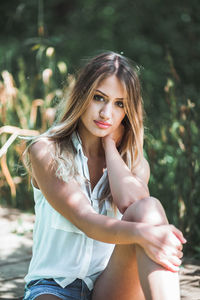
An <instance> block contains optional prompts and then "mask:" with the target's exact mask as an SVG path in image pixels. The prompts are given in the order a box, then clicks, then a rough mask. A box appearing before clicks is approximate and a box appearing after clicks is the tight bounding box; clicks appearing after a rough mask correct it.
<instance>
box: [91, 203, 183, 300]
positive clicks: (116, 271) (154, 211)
mask: <svg viewBox="0 0 200 300" xmlns="http://www.w3.org/2000/svg"><path fill="white" fill-rule="evenodd" d="M123 220H127V221H130V222H131V221H132V222H145V223H149V224H151V225H161V224H167V223H168V221H167V218H166V215H165V212H164V210H163V208H162V206H161V204H160V202H159V201H158V200H157V199H155V198H152V197H149V198H147V199H143V200H140V201H137V202H135V203H134V204H132V205H131V206H129V208H128V209H127V210H126V212H125V214H124V216H123ZM92 299H93V300H102V299H109V300H134V299H135V300H144V299H147V300H151V299H153V300H161V299H162V300H172V299H173V300H178V299H180V293H179V280H178V274H177V273H172V272H170V271H167V270H166V269H164V268H163V267H161V266H160V265H158V264H156V263H155V262H153V261H152V260H151V259H150V258H149V257H148V256H147V255H146V254H145V252H144V250H143V249H142V248H140V247H139V246H136V245H116V246H115V249H114V251H113V254H112V256H111V258H110V261H109V263H108V266H107V268H106V269H105V270H104V272H103V273H102V274H101V276H100V277H99V278H98V279H97V281H96V283H95V287H94V293H93V298H92Z"/></svg>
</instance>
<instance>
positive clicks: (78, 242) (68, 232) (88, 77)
mask: <svg viewBox="0 0 200 300" xmlns="http://www.w3.org/2000/svg"><path fill="white" fill-rule="evenodd" d="M63 111H64V113H63V117H62V118H61V120H60V121H59V122H57V124H56V125H55V126H53V127H52V128H50V129H49V130H48V131H47V132H46V133H44V134H42V135H41V136H40V137H38V138H37V139H36V140H34V141H33V142H32V143H31V146H29V148H28V149H27V151H26V154H27V157H28V167H29V170H30V172H31V175H32V183H33V190H34V199H35V212H36V223H35V228H34V246H33V256H32V259H31V263H30V267H29V271H28V274H27V276H26V277H25V280H26V282H27V284H26V288H25V296H24V299H25V300H27V299H39V300H45V299H49V300H53V299H84V300H88V299H92V300H102V299H108V300H134V299H136V300H140V299H156V300H157V299H158V300H161V299H162V300H165V299H170V300H171V299H173V300H176V299H179V298H180V295H179V281H178V270H179V265H180V264H181V260H180V258H181V257H182V244H183V243H185V242H186V241H185V239H184V237H183V235H182V233H181V232H180V231H179V230H178V229H176V228H175V227H174V226H173V225H169V224H168V221H167V218H166V215H165V212H164V210H163V208H162V206H161V204H160V202H159V201H158V200H157V199H155V198H153V197H150V195H149V191H148V187H147V184H148V180H149V175H150V171H149V165H148V162H147V161H146V160H145V158H144V157H143V109H142V98H141V94H140V84H139V79H138V76H137V72H136V70H134V69H133V68H132V67H131V65H130V63H129V61H128V59H126V58H125V57H123V56H121V55H119V54H117V53H113V52H106V53H102V54H101V55H98V56H97V57H95V58H93V59H92V60H91V61H90V62H89V63H88V64H87V65H86V66H85V67H84V68H83V69H82V71H81V72H80V74H79V76H78V78H77V81H76V83H75V86H74V88H73V90H72V92H71V94H70V97H69V98H68V99H67V100H66V101H65V107H64V108H63Z"/></svg>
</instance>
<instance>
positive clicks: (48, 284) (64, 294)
mask: <svg viewBox="0 0 200 300" xmlns="http://www.w3.org/2000/svg"><path fill="white" fill-rule="evenodd" d="M44 294H51V295H54V296H57V297H59V298H60V299H63V300H91V299H92V291H90V290H89V289H88V287H87V285H86V284H85V282H84V281H83V280H81V279H76V280H74V281H73V282H72V283H70V284H69V285H67V286H66V287H65V288H62V287H61V286H60V285H59V284H57V283H56V282H55V281H54V280H53V279H39V280H32V281H30V282H29V283H28V284H26V286H25V293H24V298H23V300H34V299H35V298H37V297H38V296H40V295H44Z"/></svg>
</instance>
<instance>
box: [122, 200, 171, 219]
mask: <svg viewBox="0 0 200 300" xmlns="http://www.w3.org/2000/svg"><path fill="white" fill-rule="evenodd" d="M122 219H123V220H126V221H131V222H143V223H149V224H152V225H161V224H167V223H168V221H167V217H166V214H165V211H164V208H163V207H162V204H161V203H160V201H159V200H158V199H156V198H154V197H148V198H144V199H141V200H138V201H136V202H134V203H133V204H131V205H130V206H129V207H128V208H127V209H126V211H125V213H124V215H123V218H122Z"/></svg>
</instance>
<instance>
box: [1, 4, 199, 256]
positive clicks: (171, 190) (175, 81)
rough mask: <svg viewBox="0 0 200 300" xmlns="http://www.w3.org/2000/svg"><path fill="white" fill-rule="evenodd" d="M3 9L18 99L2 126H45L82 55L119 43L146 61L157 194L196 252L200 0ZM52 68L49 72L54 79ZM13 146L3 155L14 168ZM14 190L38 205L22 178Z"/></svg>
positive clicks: (6, 63) (5, 54) (4, 56)
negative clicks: (48, 111) (32, 115)
mask: <svg viewBox="0 0 200 300" xmlns="http://www.w3.org/2000/svg"><path fill="white" fill-rule="evenodd" d="M0 12H1V20H0V25H1V28H3V30H2V31H1V34H0V39H1V40H0V71H1V72H2V71H3V70H8V71H9V72H10V74H13V76H14V79H15V83H16V87H17V96H16V98H15V104H16V103H18V105H12V101H10V102H9V101H7V112H9V113H7V114H6V120H2V116H1V120H0V126H2V125H5V124H10V125H16V126H19V127H21V128H29V129H38V130H44V128H45V126H46V125H44V123H43V125H42V120H43V117H42V116H43V115H44V111H45V110H46V109H47V108H49V107H50V106H54V104H55V102H58V101H59V99H61V98H62V91H61V90H62V85H63V83H64V82H65V78H66V75H67V72H68V75H69V74H71V73H74V72H75V71H76V70H77V68H78V66H79V61H80V59H82V58H87V57H88V56H90V55H93V54H96V53H97V52H99V51H102V50H114V51H118V52H123V53H124V55H126V56H128V57H129V58H131V59H132V60H133V61H135V62H136V63H137V64H138V65H139V66H141V81H142V86H143V98H144V105H145V111H146V127H147V130H146V141H145V150H146V152H147V155H148V158H149V162H150V165H151V180H150V190H151V194H152V195H154V196H156V197H157V198H159V199H160V200H161V202H162V203H163V205H164V207H165V208H166V212H167V216H168V218H169V220H170V222H172V223H175V225H177V226H179V227H180V228H181V229H182V230H183V231H184V232H185V234H186V236H187V239H188V246H187V247H188V249H187V250H188V251H190V252H191V251H193V252H194V253H195V255H200V254H199V253H200V251H199V248H198V247H195V246H194V245H198V244H199V243H200V228H199V220H198V215H199V213H200V200H199V192H200V181H199V175H200V174H199V173H200V171H199V168H200V162H199V157H198V153H199V149H200V139H199V125H200V124H199V123H200V121H199V120H200V119H199V113H200V104H199V101H198V98H199V92H200V91H199V74H198V73H199V69H200V60H199V53H200V39H199V34H200V22H199V18H200V17H199V16H200V5H199V3H198V0H191V1H189V2H188V1H186V0H182V1H180V0H177V1H172V0H166V1H164V2H163V1H161V0H150V1H146V0H135V1H132V0H127V1H125V2H124V1H122V0H110V1H105V0H101V1H100V0H98V1H93V0H85V1H81V0H75V1H65V0H49V1H48V2H47V1H43V0H38V1H35V0H29V1H25V0H20V1H16V0H14V1H10V2H9V1H5V0H2V1H1V7H0ZM46 69H48V70H51V71H50V72H52V75H50V77H49V82H48V83H45V82H44V80H43V76H44V73H43V72H44V70H46ZM47 73H48V72H47ZM49 74H50V73H49ZM47 77H48V76H47ZM1 81H2V82H3V78H2V79H1ZM48 95H51V96H48ZM38 98H39V99H42V100H43V101H44V105H43V106H40V110H39V112H38V115H37V120H36V122H33V121H30V109H31V107H32V105H33V102H34V101H33V100H35V99H38ZM48 99H51V100H48ZM0 108H1V107H0ZM3 143H5V136H4V137H1V145H2V144H3ZM15 143H16V142H15ZM13 146H15V144H13ZM13 148H14V147H11V148H10V149H9V151H8V154H7V155H8V157H9V159H8V162H9V168H10V169H11V170H10V171H11V173H12V176H16V173H15V171H14V170H15V169H12V168H14V166H15V164H16V161H18V156H17V154H16V153H15V152H14V151H13V150H12V149H13ZM2 182H4V179H3V176H0V186H1V202H2V203H3V202H4V203H11V200H9V199H11V198H10V191H9V189H8V186H7V185H2V184H1V183H2ZM24 195H26V196H24ZM27 195H29V196H27ZM16 197H17V198H16V200H15V202H13V203H15V204H16V205H17V206H19V207H25V208H27V207H29V203H30V204H31V205H32V202H31V201H32V200H30V199H31V196H30V194H28V192H27V190H26V188H25V187H24V184H21V185H20V184H18V185H17V196H16ZM24 199H26V203H27V204H25V200H24Z"/></svg>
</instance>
